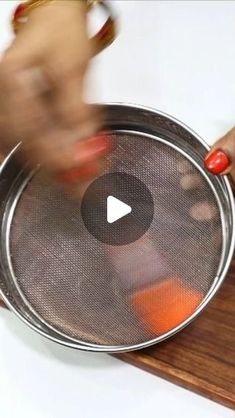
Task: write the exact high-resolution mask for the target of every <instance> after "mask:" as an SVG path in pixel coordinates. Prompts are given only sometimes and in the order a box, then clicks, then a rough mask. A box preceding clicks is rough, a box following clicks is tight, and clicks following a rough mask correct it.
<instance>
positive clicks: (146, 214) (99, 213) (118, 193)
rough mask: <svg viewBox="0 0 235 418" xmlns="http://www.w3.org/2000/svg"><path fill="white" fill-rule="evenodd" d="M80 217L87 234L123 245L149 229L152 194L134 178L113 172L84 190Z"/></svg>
mask: <svg viewBox="0 0 235 418" xmlns="http://www.w3.org/2000/svg"><path fill="white" fill-rule="evenodd" d="M81 215H82V219H83V222H84V225H85V227H86V229H87V230H88V232H89V233H90V234H92V235H93V237H95V238H96V239H97V240H99V241H101V242H103V243H105V244H109V245H125V244H129V243H131V242H133V241H136V240H137V239H139V238H140V237H141V236H142V235H144V234H145V233H146V231H147V230H148V229H149V227H150V225H151V222H152V220H153V215H154V204H153V198H152V195H151V193H150V191H149V189H148V188H147V186H146V185H145V184H144V183H143V182H142V181H141V180H140V179H138V178H137V177H135V176H133V175H130V174H127V173H124V172H114V173H109V174H104V175H103V176H101V177H99V178H97V179H96V180H94V181H93V183H91V184H90V186H89V187H88V188H87V190H86V192H85V194H84V196H83V199H82V203H81Z"/></svg>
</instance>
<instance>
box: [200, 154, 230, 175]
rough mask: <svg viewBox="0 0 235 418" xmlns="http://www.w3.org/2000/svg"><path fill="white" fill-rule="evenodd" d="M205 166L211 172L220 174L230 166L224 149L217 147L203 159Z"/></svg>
mask: <svg viewBox="0 0 235 418" xmlns="http://www.w3.org/2000/svg"><path fill="white" fill-rule="evenodd" d="M204 164H205V167H206V169H207V170H208V171H209V172H210V173H212V174H222V173H223V172H224V171H225V170H227V168H228V167H229V166H230V164H231V161H230V159H229V157H228V155H227V154H225V152H224V151H222V150H220V149H218V150H216V151H214V152H212V153H211V154H210V155H209V156H208V157H207V158H206V159H205V162H204Z"/></svg>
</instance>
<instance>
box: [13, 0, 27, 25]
mask: <svg viewBox="0 0 235 418" xmlns="http://www.w3.org/2000/svg"><path fill="white" fill-rule="evenodd" d="M25 11H26V7H25V5H24V4H23V3H21V4H19V5H18V6H17V7H16V9H15V12H14V15H13V21H14V22H16V21H17V20H18V19H20V18H21V17H22V16H24V14H25Z"/></svg>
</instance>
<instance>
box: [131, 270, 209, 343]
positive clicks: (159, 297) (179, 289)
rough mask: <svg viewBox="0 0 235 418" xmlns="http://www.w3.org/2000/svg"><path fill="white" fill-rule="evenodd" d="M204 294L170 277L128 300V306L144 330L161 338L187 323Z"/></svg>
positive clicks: (136, 293)
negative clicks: (129, 304)
mask: <svg viewBox="0 0 235 418" xmlns="http://www.w3.org/2000/svg"><path fill="white" fill-rule="evenodd" d="M202 299H203V294H202V293H201V292H199V291H197V290H195V289H191V288H189V287H187V286H186V285H185V283H184V282H183V281H182V280H181V279H179V278H177V277H170V278H168V279H166V280H164V281H161V282H160V283H158V284H155V285H153V286H150V287H148V288H145V289H142V290H139V291H137V292H135V293H134V294H132V295H131V296H130V300H131V304H132V307H133V308H134V310H135V311H136V313H137V315H138V317H139V318H140V320H141V321H142V322H143V323H144V325H145V327H146V328H147V329H148V330H149V331H150V332H152V333H154V334H157V335H162V334H164V333H166V332H168V331H170V330H171V329H173V328H175V327H176V326H177V325H179V324H180V323H181V322H183V321H184V320H185V319H187V318H188V317H189V316H190V315H191V314H192V313H193V312H194V311H195V309H196V308H197V306H198V305H199V304H200V303H201V301H202Z"/></svg>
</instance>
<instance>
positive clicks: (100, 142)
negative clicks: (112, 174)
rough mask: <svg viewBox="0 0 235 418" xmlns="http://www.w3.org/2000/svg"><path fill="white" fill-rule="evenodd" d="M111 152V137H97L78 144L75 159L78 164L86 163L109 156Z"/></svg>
mask: <svg viewBox="0 0 235 418" xmlns="http://www.w3.org/2000/svg"><path fill="white" fill-rule="evenodd" d="M111 150H112V141H111V139H110V137H108V136H107V135H97V136H95V137H92V138H89V139H86V140H85V141H80V142H78V143H77V144H76V147H75V154H74V159H75V162H77V163H84V162H88V161H92V160H94V159H98V158H100V157H103V156H105V155H107V154H109V153H110V152H111Z"/></svg>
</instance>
